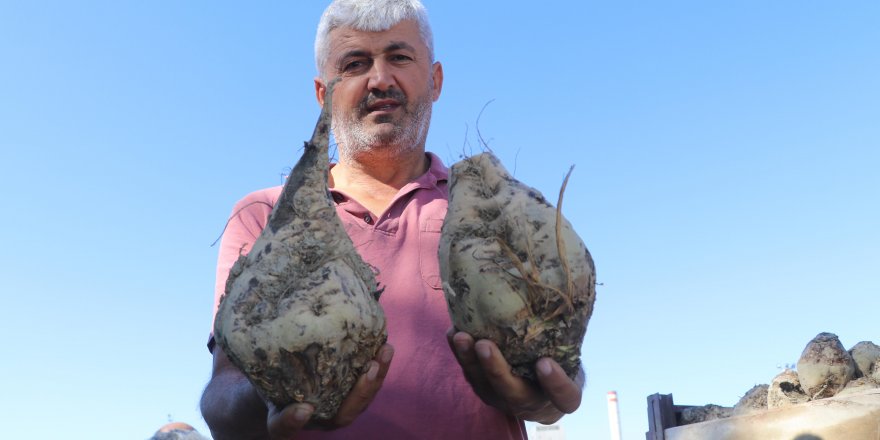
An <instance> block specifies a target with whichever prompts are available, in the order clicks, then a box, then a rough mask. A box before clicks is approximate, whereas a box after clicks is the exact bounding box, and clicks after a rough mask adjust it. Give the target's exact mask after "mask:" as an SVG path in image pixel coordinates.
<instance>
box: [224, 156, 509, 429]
mask: <svg viewBox="0 0 880 440" xmlns="http://www.w3.org/2000/svg"><path fill="white" fill-rule="evenodd" d="M428 156H429V157H430V159H431V166H430V168H429V169H428V171H427V172H426V173H425V174H424V175H422V176H421V177H419V178H418V179H416V180H415V181H413V182H411V183H409V184H408V185H406V186H404V187H403V188H401V190H400V192H398V194H397V196H396V197H395V199H394V201H393V202H392V204H391V206H390V207H389V208H388V210H387V211H386V212H384V213H382V215H381V217H379V218H373V217H372V216H371V215H370V214H369V212H368V211H367V210H366V209H365V208H364V207H363V206H361V204H360V203H358V202H357V201H356V200H354V199H352V198H351V197H349V196H347V195H346V194H344V193H342V192H340V191H336V190H333V189H331V193H332V194H333V198H334V200H335V201H336V211H337V213H338V214H339V217H340V219H341V220H342V224H343V225H344V226H345V230H346V232H348V235H349V236H350V237H351V239H352V241H353V242H354V245H355V248H356V249H357V250H358V252H359V253H360V255H361V256H362V257H363V258H364V260H365V261H366V262H367V263H369V264H370V265H372V266H373V267H375V268H377V269H378V270H379V274H378V275H377V277H376V278H377V281H378V282H379V285H380V286H383V287H384V288H385V290H384V292H383V293H382V296H381V298H380V299H379V303H380V304H381V305H382V308H383V309H384V310H385V316H386V319H387V325H388V342H389V343H390V344H391V345H393V346H394V360H393V361H392V362H391V367H390V369H389V371H388V376H387V377H386V378H385V382H384V384H383V386H382V389H381V390H380V391H379V394H378V395H377V396H376V399H375V400H374V401H373V403H372V404H371V405H370V407H369V408H367V411H366V412H365V413H363V414H361V416H360V417H358V419H357V420H356V421H355V422H354V423H353V424H352V425H351V426H349V427H346V428H344V429H340V430H336V431H329V432H324V431H309V432H306V433H303V435H301V436H299V437H297V438H298V439H299V438H303V439H383V440H389V439H390V440H397V439H438V440H439V439H456V440H466V439H493V440H494V439H517V440H521V439H525V438H526V433H525V427H524V425H523V423H522V421H520V420H517V419H516V418H514V417H512V416H508V415H506V414H504V413H502V412H500V411H498V410H496V409H495V408H493V407H490V406H488V405H485V404H484V403H483V402H482V401H481V400H480V399H479V397H477V395H476V394H474V392H473V390H472V389H471V387H470V385H469V384H468V383H467V381H466V380H465V378H464V375H463V373H462V371H461V368H460V367H459V365H458V362H456V360H455V357H454V356H453V354H452V351H451V350H450V349H449V345H448V344H447V342H446V331H447V330H448V329H449V328H450V327H451V323H450V320H449V315H448V312H447V308H446V301H445V299H444V297H443V291H442V290H441V286H440V268H439V265H438V261H437V246H438V244H439V240H440V227H441V226H442V225H443V218H444V217H445V216H446V207H447V198H448V190H447V186H446V185H447V182H446V181H447V177H448V170H447V169H446V167H445V166H443V163H442V162H441V161H440V159H439V158H438V157H437V156H436V155H434V154H431V153H428ZM280 194H281V187H280V186H278V187H274V188H268V189H264V190H261V191H257V192H254V193H251V194H249V195H247V196H246V197H245V198H244V199H242V200H241V201H239V202H238V203H237V204H236V205H235V207H234V208H233V211H232V212H233V216H232V220H231V221H230V223H229V226H228V228H227V229H226V232H225V233H224V235H223V240H222V242H221V246H220V256H219V260H218V263H217V283H216V287H215V298H214V311H215V313H216V311H217V305H218V303H219V298H220V295H222V294H223V290H224V287H225V285H226V278H227V276H228V274H229V269H230V268H231V267H232V264H233V263H234V262H235V260H236V259H237V258H238V255H239V252H240V251H242V252H245V253H246V252H248V251H250V246H251V244H252V243H253V242H254V241H255V240H256V239H257V237H258V236H259V234H260V232H261V231H262V230H263V227H264V226H265V225H266V221H267V219H268V217H269V213H270V212H271V210H272V206H274V205H275V202H276V201H277V200H278V196H279V195H280ZM212 342H213V341H212Z"/></svg>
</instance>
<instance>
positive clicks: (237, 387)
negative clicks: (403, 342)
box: [201, 344, 394, 440]
mask: <svg viewBox="0 0 880 440" xmlns="http://www.w3.org/2000/svg"><path fill="white" fill-rule="evenodd" d="M393 356H394V348H393V347H392V346H391V345H388V344H385V345H383V346H382V348H380V349H379V354H378V355H377V356H376V359H375V360H372V361H370V365H369V367H368V368H367V372H366V373H364V374H363V375H362V376H361V377H360V378H359V379H358V381H357V383H355V385H354V388H352V390H351V392H350V393H349V395H348V397H346V398H345V400H343V402H342V404H341V405H340V407H339V411H338V412H337V413H336V416H335V417H334V418H333V419H331V420H327V421H310V420H309V419H310V418H311V416H312V413H313V412H314V408H313V407H312V405H310V404H307V403H295V404H291V405H288V406H286V407H284V408H277V407H276V406H275V405H272V404H271V403H268V404H267V403H266V402H264V401H263V400H262V399H261V398H260V397H259V395H258V394H257V392H256V390H255V389H254V387H253V385H251V383H250V382H249V381H248V380H247V378H246V377H245V376H244V373H242V372H241V370H239V369H238V368H237V367H236V366H235V365H233V364H232V362H231V361H230V360H229V358H228V357H227V356H226V354H225V353H224V352H223V350H222V349H221V348H220V346H216V347H215V348H214V368H213V372H212V376H211V381H210V382H209V383H208V386H207V387H206V388H205V392H204V394H203V395H202V402H201V407H202V415H203V416H204V418H205V421H206V422H207V423H208V426H209V427H210V428H211V434H212V436H213V437H214V439H215V440H223V439H255V440H256V439H271V440H291V439H294V438H296V434H297V433H298V432H299V431H300V430H303V429H325V430H332V429H337V428H341V427H344V426H348V425H350V424H351V423H352V422H354V420H355V419H356V418H357V417H358V416H359V415H360V414H361V413H363V412H364V410H366V409H367V407H368V406H369V405H370V403H371V402H372V401H373V399H374V398H375V397H376V393H378V392H379V389H380V388H381V387H382V383H383V381H384V380H385V376H386V375H387V374H388V368H389V367H390V365H391V359H392V358H393Z"/></svg>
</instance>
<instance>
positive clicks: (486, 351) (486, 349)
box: [474, 344, 492, 359]
mask: <svg viewBox="0 0 880 440" xmlns="http://www.w3.org/2000/svg"><path fill="white" fill-rule="evenodd" d="M474 348H475V349H476V350H477V355H478V356H480V357H481V358H483V359H489V358H490V357H492V347H490V346H488V345H486V344H477V345H476V346H474Z"/></svg>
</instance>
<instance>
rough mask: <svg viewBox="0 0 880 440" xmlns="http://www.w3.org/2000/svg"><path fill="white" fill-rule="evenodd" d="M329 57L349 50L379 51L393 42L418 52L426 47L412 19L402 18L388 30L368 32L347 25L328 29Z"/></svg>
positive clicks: (335, 56)
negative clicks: (405, 45) (403, 44)
mask: <svg viewBox="0 0 880 440" xmlns="http://www.w3.org/2000/svg"><path fill="white" fill-rule="evenodd" d="M329 40H330V45H329V46H330V47H329V49H330V52H329V56H330V58H331V59H333V58H337V57H340V56H343V55H344V54H346V53H348V52H351V51H365V52H369V53H373V54H376V53H381V52H383V51H384V50H385V49H386V48H388V47H389V46H392V45H393V44H395V43H406V44H407V45H409V46H411V47H413V48H415V49H416V51H418V52H419V54H422V53H426V52H427V51H428V47H427V46H425V43H424V42H423V41H422V37H421V35H419V26H418V24H417V23H416V22H415V21H413V20H404V21H401V22H400V23H398V24H396V25H394V26H392V27H391V28H390V29H388V30H384V31H378V32H370V31H360V30H356V29H352V28H348V27H339V28H336V29H333V30H332V31H330V35H329Z"/></svg>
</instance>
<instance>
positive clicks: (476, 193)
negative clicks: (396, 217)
mask: <svg viewBox="0 0 880 440" xmlns="http://www.w3.org/2000/svg"><path fill="white" fill-rule="evenodd" d="M566 181H567V178H566ZM564 188H565V184H563V190H562V191H560V198H559V205H560V206H558V207H557V208H554V207H553V206H552V205H551V204H550V203H548V202H547V200H546V199H545V198H544V196H543V195H541V193H540V192H538V191H537V190H535V189H533V188H530V187H528V186H526V185H524V184H523V183H521V182H519V181H518V180H516V179H514V178H513V177H512V176H511V175H510V174H509V173H508V172H507V171H506V170H505V169H504V167H503V166H502V165H501V163H500V161H499V160H498V158H496V157H495V156H494V155H492V154H491V153H483V154H479V155H476V156H473V157H470V158H467V159H464V160H462V161H460V162H458V163H456V164H454V165H453V166H452V167H451V172H450V180H449V210H448V212H447V215H446V219H445V221H444V223H443V229H442V234H441V238H440V250H439V258H440V275H441V278H442V279H443V290H444V292H445V294H446V299H447V303H448V305H449V313H450V316H451V318H452V322H453V324H454V325H455V327H456V328H457V329H458V330H462V331H466V332H468V333H470V334H471V335H473V336H474V337H475V338H478V339H479V338H486V339H490V340H492V341H494V342H495V343H496V344H498V347H499V348H500V349H501V352H502V354H503V355H504V356H505V358H506V359H507V361H508V362H509V363H510V364H511V366H512V368H513V372H514V373H516V374H518V375H520V376H524V377H529V378H534V364H535V362H536V361H537V359H539V358H541V357H545V356H547V357H551V358H553V359H555V360H556V361H557V362H559V364H560V365H561V366H562V368H563V369H564V370H565V372H566V373H567V374H568V375H569V376H570V377H574V376H575V375H576V374H577V372H578V369H579V367H580V348H581V343H582V341H583V337H584V333H585V332H586V328H587V323H588V321H589V319H590V315H591V314H592V311H593V303H594V301H595V297H596V293H595V279H596V278H595V268H594V265H593V260H592V258H591V256H590V253H589V252H588V251H587V248H586V247H585V246H584V244H583V241H581V239H580V237H578V235H577V234H576V233H575V231H574V229H573V228H572V226H571V224H570V223H569V222H568V221H567V220H566V219H565V218H563V216H562V214H561V202H562V193H563V192H564Z"/></svg>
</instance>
